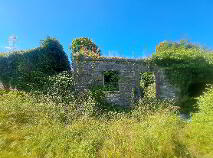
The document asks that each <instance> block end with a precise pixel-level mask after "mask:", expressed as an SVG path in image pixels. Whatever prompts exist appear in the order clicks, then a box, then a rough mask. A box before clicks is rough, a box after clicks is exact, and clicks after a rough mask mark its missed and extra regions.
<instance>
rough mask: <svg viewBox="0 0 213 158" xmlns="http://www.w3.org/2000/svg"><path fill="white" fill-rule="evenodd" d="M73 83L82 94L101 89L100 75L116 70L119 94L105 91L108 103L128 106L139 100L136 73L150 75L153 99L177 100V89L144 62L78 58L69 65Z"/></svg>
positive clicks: (153, 67)
mask: <svg viewBox="0 0 213 158" xmlns="http://www.w3.org/2000/svg"><path fill="white" fill-rule="evenodd" d="M72 64H73V68H74V74H75V81H76V83H77V85H76V89H77V90H79V91H82V90H84V89H89V88H91V86H99V87H101V86H104V76H103V75H104V72H110V71H116V72H118V74H119V80H118V85H119V91H114V92H113V91H111V92H109V91H106V92H105V94H106V98H107V100H108V101H109V102H111V103H115V104H118V105H122V106H130V105H131V104H132V103H133V102H134V101H136V100H138V99H139V97H140V74H141V73H144V72H153V73H154V74H155V76H156V84H157V86H156V92H157V94H156V95H157V97H158V98H162V99H173V98H178V96H179V89H178V88H176V87H174V86H172V85H171V84H170V83H169V81H168V80H167V77H166V76H165V73H164V70H163V69H161V68H159V67H156V66H153V65H152V64H151V63H149V62H147V61H146V60H143V59H140V60H136V59H115V58H98V59H97V58H96V59H94V58H91V57H83V56H82V57H81V58H77V59H76V60H73V62H72Z"/></svg>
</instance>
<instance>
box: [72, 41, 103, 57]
mask: <svg viewBox="0 0 213 158" xmlns="http://www.w3.org/2000/svg"><path fill="white" fill-rule="evenodd" d="M69 49H71V50H72V55H73V57H79V56H89V57H93V58H98V57H100V55H101V54H100V52H101V51H100V49H99V48H98V46H97V45H96V44H95V43H93V42H92V40H91V39H89V38H85V37H84V38H77V39H74V40H73V41H72V46H70V48H69Z"/></svg>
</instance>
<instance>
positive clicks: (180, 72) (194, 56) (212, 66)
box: [152, 41, 213, 113]
mask: <svg viewBox="0 0 213 158" xmlns="http://www.w3.org/2000/svg"><path fill="white" fill-rule="evenodd" d="M152 62H153V63H154V64H156V65H158V66H160V67H161V68H163V69H164V70H165V72H166V75H167V77H168V79H169V81H170V83H171V84H173V85H174V86H176V87H178V88H180V90H181V94H179V97H180V100H179V101H178V103H179V106H180V107H183V109H182V111H184V112H186V113H188V112H190V111H191V112H192V111H196V110H197V108H196V100H195V99H194V97H196V96H198V95H201V94H202V90H204V88H205V85H206V84H208V83H213V71H212V70H213V53H212V52H210V51H208V50H205V49H203V48H201V47H200V46H197V45H193V44H191V43H188V42H187V41H181V42H180V43H174V42H162V43H160V45H159V46H157V47H156V54H154V55H153V57H152ZM202 87H203V88H202ZM201 88H202V89H201Z"/></svg>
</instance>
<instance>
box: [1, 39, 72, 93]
mask: <svg viewBox="0 0 213 158" xmlns="http://www.w3.org/2000/svg"><path fill="white" fill-rule="evenodd" d="M69 69H70V65H69V61H68V57H67V55H66V54H65V52H64V50H63V46H62V45H61V44H60V43H59V41H57V40H56V39H54V38H50V37H48V38H47V39H45V40H43V41H41V46H40V47H38V48H35V49H31V50H26V51H16V52H11V53H5V54H2V55H0V82H1V84H0V85H1V86H0V87H4V88H5V89H13V88H15V89H20V90H25V91H31V90H32V89H34V90H36V89H37V90H39V89H41V87H42V86H44V85H45V76H50V75H54V74H56V73H59V72H62V71H66V70H69Z"/></svg>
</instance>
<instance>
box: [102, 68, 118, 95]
mask: <svg viewBox="0 0 213 158" xmlns="http://www.w3.org/2000/svg"><path fill="white" fill-rule="evenodd" d="M118 81H119V72H118V71H106V72H104V90H106V91H119V85H118Z"/></svg>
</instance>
